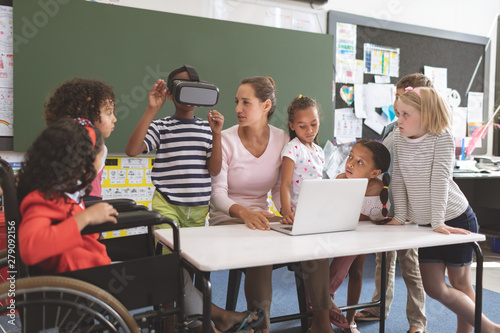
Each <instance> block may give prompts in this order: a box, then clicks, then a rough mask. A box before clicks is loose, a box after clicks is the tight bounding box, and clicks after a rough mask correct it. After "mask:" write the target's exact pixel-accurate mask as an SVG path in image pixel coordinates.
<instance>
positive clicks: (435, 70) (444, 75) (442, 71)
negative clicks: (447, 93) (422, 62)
mask: <svg viewBox="0 0 500 333" xmlns="http://www.w3.org/2000/svg"><path fill="white" fill-rule="evenodd" d="M424 75H425V76H427V77H428V78H429V80H431V82H432V85H433V86H434V88H436V89H437V90H444V89H446V88H448V69H447V68H443V67H432V66H424Z"/></svg>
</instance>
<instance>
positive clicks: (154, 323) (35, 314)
mask: <svg viewBox="0 0 500 333" xmlns="http://www.w3.org/2000/svg"><path fill="white" fill-rule="evenodd" d="M0 185H1V187H2V189H3V192H4V198H3V199H4V200H3V204H4V206H3V207H4V211H5V216H6V221H7V223H6V226H7V235H8V239H12V241H9V243H8V248H7V254H8V255H10V256H12V257H10V256H9V257H8V259H7V262H6V264H7V265H8V267H9V270H10V271H11V272H10V273H11V274H12V279H11V280H9V281H7V283H3V284H2V285H0V319H2V320H0V327H1V326H2V325H3V326H4V327H5V329H7V331H9V330H10V329H12V328H13V327H16V325H17V328H18V329H19V331H21V332H39V331H41V330H43V331H45V330H47V329H49V330H54V331H68V332H69V331H88V332H91V331H92V332H94V331H110V332H118V331H120V332H141V329H149V331H150V332H152V331H153V330H156V332H162V328H163V323H164V320H165V318H166V317H167V316H172V315H176V318H177V320H176V328H177V329H178V331H179V332H186V327H187V325H188V323H189V322H188V320H189V319H187V318H185V317H184V301H183V294H184V287H183V285H184V283H183V269H182V265H183V263H182V258H181V252H180V247H179V230H178V228H177V225H176V224H175V222H173V221H172V220H170V219H165V218H162V217H161V216H160V215H159V214H158V213H156V212H151V211H147V210H140V211H130V212H124V213H121V214H120V215H119V217H118V224H112V223H105V224H101V225H98V226H89V227H87V228H85V229H84V230H83V231H82V233H96V232H104V231H112V230H118V229H122V228H131V227H137V226H144V225H145V226H152V225H155V224H159V223H168V224H170V225H171V227H172V232H173V233H174V247H173V251H172V253H171V254H167V255H159V256H148V257H142V258H139V259H133V260H127V261H123V262H118V263H112V264H110V265H105V266H100V267H95V268H90V269H84V270H78V271H72V272H66V273H63V274H58V275H55V276H52V275H51V276H43V275H40V276H33V274H36V272H35V270H33V269H31V268H30V267H26V266H25V265H23V263H22V262H21V260H20V257H19V251H18V250H17V249H18V248H17V246H15V245H17V244H16V241H17V235H16V234H15V232H16V230H17V225H18V224H19V223H20V221H21V216H20V213H19V205H18V202H17V193H16V187H15V182H14V175H13V172H12V168H11V167H10V165H9V164H8V163H7V162H6V161H4V160H2V159H0ZM9 226H13V227H14V228H9ZM9 233H10V235H12V237H9ZM14 274H15V275H14ZM14 281H15V289H14V292H13V289H12V285H13V282H14ZM204 288H205V289H207V290H208V292H210V285H209V283H207V285H206V286H204ZM170 302H172V303H173V304H174V306H173V307H172V308H168V309H164V308H163V307H162V304H167V303H170ZM13 309H14V310H13ZM130 310H137V313H135V314H134V315H132V314H131V313H130ZM209 316H210V312H208V319H204V322H205V321H208V320H209ZM4 319H5V320H4ZM13 324H15V325H14V326H13ZM204 327H205V328H204V333H208V332H210V329H211V327H210V325H205V326H204Z"/></svg>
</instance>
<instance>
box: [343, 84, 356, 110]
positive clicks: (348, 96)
mask: <svg viewBox="0 0 500 333" xmlns="http://www.w3.org/2000/svg"><path fill="white" fill-rule="evenodd" d="M340 97H341V98H342V100H343V101H344V102H346V104H347V105H348V106H349V105H351V104H352V102H353V101H354V87H352V86H351V87H349V86H342V87H341V88H340Z"/></svg>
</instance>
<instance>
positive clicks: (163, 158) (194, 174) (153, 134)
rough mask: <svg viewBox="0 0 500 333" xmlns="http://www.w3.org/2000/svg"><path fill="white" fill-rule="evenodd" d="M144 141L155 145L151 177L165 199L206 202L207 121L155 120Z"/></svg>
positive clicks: (182, 203) (195, 203) (190, 203)
mask: <svg viewBox="0 0 500 333" xmlns="http://www.w3.org/2000/svg"><path fill="white" fill-rule="evenodd" d="M144 143H145V144H146V146H147V149H146V152H150V151H152V150H154V149H156V159H155V162H154V165H153V170H152V171H151V180H152V181H153V184H154V185H155V187H156V190H157V191H159V192H160V193H161V194H162V195H163V197H164V198H165V200H167V201H168V202H169V203H171V204H173V205H177V206H190V207H194V206H207V205H208V201H209V200H210V194H211V180H210V174H209V173H208V170H207V166H206V165H207V159H208V158H210V156H211V154H212V131H211V129H210V125H209V124H208V121H206V120H203V119H200V118H197V117H195V118H193V119H180V118H177V117H174V116H169V117H165V118H162V119H156V120H154V121H153V122H152V123H151V125H150V126H149V129H148V132H147V134H146V137H145V138H144Z"/></svg>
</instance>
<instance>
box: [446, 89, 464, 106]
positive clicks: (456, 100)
mask: <svg viewBox="0 0 500 333" xmlns="http://www.w3.org/2000/svg"><path fill="white" fill-rule="evenodd" d="M461 102H462V98H461V97H460V93H459V92H458V91H456V90H455V89H453V90H452V91H450V93H449V94H448V104H450V106H451V107H452V108H457V107H459V106H460V103H461Z"/></svg>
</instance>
